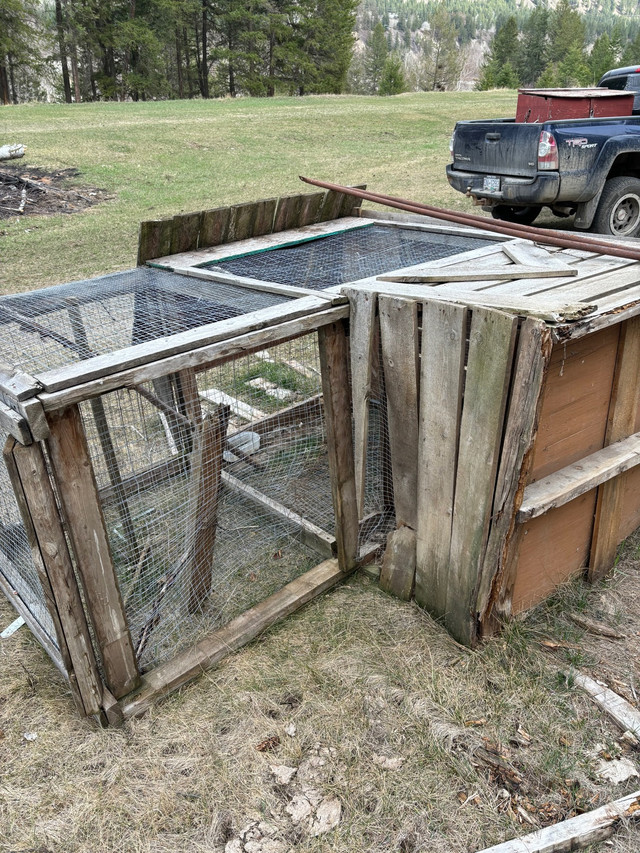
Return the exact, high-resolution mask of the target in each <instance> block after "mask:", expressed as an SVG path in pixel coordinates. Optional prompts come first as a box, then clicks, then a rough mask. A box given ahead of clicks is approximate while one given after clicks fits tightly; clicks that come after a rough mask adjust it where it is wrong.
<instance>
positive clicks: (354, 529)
mask: <svg viewBox="0 0 640 853" xmlns="http://www.w3.org/2000/svg"><path fill="white" fill-rule="evenodd" d="M318 343H319V347H320V366H321V370H322V393H323V398H324V412H325V428H326V434H327V452H328V456H329V473H330V476H331V494H332V497H333V507H334V512H335V517H336V544H337V550H338V565H339V566H340V569H341V571H343V572H347V571H351V570H352V569H354V568H355V567H356V562H357V556H358V507H357V504H356V483H355V474H354V464H353V443H352V438H351V394H350V393H349V351H348V350H349V347H348V344H347V336H346V334H345V329H344V325H343V324H342V323H340V322H339V323H331V324H330V325H328V326H321V327H320V329H318Z"/></svg>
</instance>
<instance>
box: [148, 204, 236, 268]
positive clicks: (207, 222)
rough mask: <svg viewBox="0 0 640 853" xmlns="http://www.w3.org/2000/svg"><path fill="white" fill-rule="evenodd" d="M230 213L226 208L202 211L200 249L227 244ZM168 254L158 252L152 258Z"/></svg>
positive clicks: (167, 253)
mask: <svg viewBox="0 0 640 853" xmlns="http://www.w3.org/2000/svg"><path fill="white" fill-rule="evenodd" d="M230 218H231V213H230V211H229V208H228V207H214V208H212V209H211V210H203V211H202V218H201V220H200V248H201V249H208V248H209V247H211V246H219V245H220V244H221V243H226V242H227V233H228V230H229V219H230ZM169 254H170V252H159V253H158V254H157V255H153V256H152V257H154V258H160V257H165V256H166V255H169Z"/></svg>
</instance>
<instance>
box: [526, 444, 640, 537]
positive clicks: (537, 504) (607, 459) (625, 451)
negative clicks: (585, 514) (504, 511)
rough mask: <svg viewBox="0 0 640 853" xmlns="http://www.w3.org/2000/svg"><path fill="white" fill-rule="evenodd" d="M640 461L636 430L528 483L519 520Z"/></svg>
mask: <svg viewBox="0 0 640 853" xmlns="http://www.w3.org/2000/svg"><path fill="white" fill-rule="evenodd" d="M639 464H640V432H636V433H634V434H633V435H630V436H629V437H628V438H624V439H622V440H621V441H616V442H614V443H613V444H610V445H608V446H607V447H603V448H602V450H596V452H595V453H592V454H591V455H590V456H586V457H585V458H584V459H581V460H580V461H579V462H574V463H573V465H567V466H566V468H561V469H560V470H559V471H555V472H554V473H553V474H549V475H548V476H547V477H544V478H543V479H542V480H537V481H536V482H535V483H532V484H531V485H530V486H527V488H526V489H525V491H524V498H523V500H522V506H521V507H520V509H519V511H518V522H519V523H522V522H524V521H528V520H529V519H531V518H537V517H538V516H539V515H544V514H545V513H546V512H548V511H549V510H550V509H554V508H555V507H558V506H563V505H564V504H566V503H569V501H572V500H573V499H574V498H577V497H579V496H580V495H583V494H584V493H585V492H589V491H591V489H595V488H596V486H599V485H600V484H601V483H606V482H607V481H608V480H611V479H613V478H614V477H617V476H618V474H621V473H622V472H623V471H628V470H629V468H634V467H635V466H636V465H639Z"/></svg>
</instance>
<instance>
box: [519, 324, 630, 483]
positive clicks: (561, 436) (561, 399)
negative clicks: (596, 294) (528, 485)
mask: <svg viewBox="0 0 640 853" xmlns="http://www.w3.org/2000/svg"><path fill="white" fill-rule="evenodd" d="M618 335H619V326H610V327H608V328H606V329H603V330H602V331H600V332H596V333H595V334H593V335H589V336H587V337H585V338H580V339H579V340H577V341H567V342H566V343H563V344H557V345H556V346H555V347H554V351H553V354H552V356H551V364H550V366H549V372H548V374H547V381H546V385H545V391H544V399H543V403H542V411H541V414H540V425H539V429H538V436H537V439H536V444H535V449H534V457H533V465H532V474H531V479H532V481H533V480H538V479H540V478H541V477H546V476H547V475H548V474H552V473H553V472H554V471H558V470H559V469H560V468H564V467H565V466H566V465H571V464H572V463H573V462H577V461H578V460H579V459H582V458H583V457H584V456H588V455H589V454H590V453H594V452H595V451H596V450H600V449H601V448H602V447H603V446H604V439H605V434H606V429H607V416H608V413H609V400H610V398H611V387H612V383H613V375H614V369H615V361H616V352H617V346H618Z"/></svg>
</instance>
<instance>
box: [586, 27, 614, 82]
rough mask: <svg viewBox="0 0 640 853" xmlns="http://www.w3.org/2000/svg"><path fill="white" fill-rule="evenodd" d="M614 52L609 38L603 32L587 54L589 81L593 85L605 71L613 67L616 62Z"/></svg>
mask: <svg viewBox="0 0 640 853" xmlns="http://www.w3.org/2000/svg"><path fill="white" fill-rule="evenodd" d="M616 58H617V57H616V53H615V48H614V46H613V44H612V43H611V39H610V38H609V36H608V35H607V34H606V33H604V34H603V35H601V36H600V37H599V38H597V39H596V40H595V42H594V44H593V47H592V48H591V53H590V54H589V68H590V69H591V80H590V82H591V83H592V84H593V85H595V84H596V83H597V82H598V81H599V80H600V78H601V77H602V75H603V74H604V72H605V71H609V69H610V68H614V67H615V64H616Z"/></svg>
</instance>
